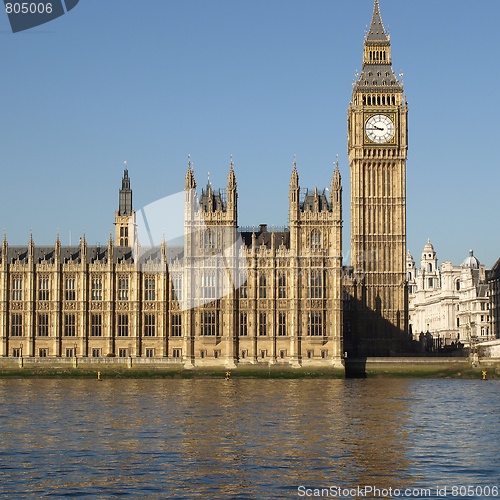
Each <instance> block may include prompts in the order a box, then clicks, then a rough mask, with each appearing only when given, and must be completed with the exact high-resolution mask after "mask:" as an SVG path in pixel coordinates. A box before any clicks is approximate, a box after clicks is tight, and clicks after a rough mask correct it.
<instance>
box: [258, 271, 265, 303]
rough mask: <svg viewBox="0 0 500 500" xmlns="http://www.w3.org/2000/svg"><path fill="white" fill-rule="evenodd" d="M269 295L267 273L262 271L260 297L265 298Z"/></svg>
mask: <svg viewBox="0 0 500 500" xmlns="http://www.w3.org/2000/svg"><path fill="white" fill-rule="evenodd" d="M266 297H267V278H266V275H265V273H260V275H259V299H265V298H266Z"/></svg>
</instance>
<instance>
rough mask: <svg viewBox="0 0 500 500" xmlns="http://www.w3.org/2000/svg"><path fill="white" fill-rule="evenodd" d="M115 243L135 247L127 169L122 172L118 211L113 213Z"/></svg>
mask: <svg viewBox="0 0 500 500" xmlns="http://www.w3.org/2000/svg"><path fill="white" fill-rule="evenodd" d="M126 165H127V163H126V162H125V166H126ZM115 242H116V245H118V246H120V247H134V245H135V211H134V209H133V208H132V189H131V187H130V178H129V176H128V169H127V168H125V169H124V171H123V178H122V187H121V189H120V191H119V202H118V210H117V211H116V212H115Z"/></svg>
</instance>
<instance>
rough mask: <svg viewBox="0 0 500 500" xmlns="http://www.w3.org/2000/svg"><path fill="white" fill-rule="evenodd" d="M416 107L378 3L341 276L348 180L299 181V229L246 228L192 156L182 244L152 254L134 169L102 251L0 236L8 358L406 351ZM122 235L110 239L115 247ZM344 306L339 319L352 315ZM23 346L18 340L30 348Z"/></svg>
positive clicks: (353, 137)
mask: <svg viewBox="0 0 500 500" xmlns="http://www.w3.org/2000/svg"><path fill="white" fill-rule="evenodd" d="M406 151H407V103H406V99H405V97H404V94H403V87H402V84H401V83H400V82H399V81H398V80H397V78H396V76H395V75H394V72H393V69H392V62H391V47H390V40H389V36H388V35H387V34H386V31H385V29H384V26H383V24H382V19H381V16H380V9H379V4H378V0H375V3H374V10H373V16H372V21H371V26H370V29H369V31H368V33H367V35H366V37H365V40H364V52H363V71H362V73H361V75H360V76H359V79H358V81H357V82H356V83H355V85H354V89H353V94H352V100H351V103H350V106H349V111H348V153H349V162H350V168H351V262H352V263H353V266H352V269H351V270H350V272H349V273H348V275H347V276H343V273H342V250H341V249H342V202H341V191H342V188H341V182H340V173H339V171H338V167H337V168H336V170H335V172H334V174H333V177H332V181H331V185H330V192H329V194H328V196H327V195H326V191H325V192H318V191H317V190H311V191H307V190H306V191H301V189H300V187H299V177H298V173H297V169H296V166H295V164H294V167H293V172H292V177H291V182H290V194H289V226H288V228H286V229H284V230H282V231H273V230H271V231H269V230H268V229H267V228H266V227H265V226H261V227H260V229H259V230H258V231H255V230H249V231H238V222H237V191H236V178H235V174H234V169H233V165H232V164H231V168H230V171H229V176H228V184H227V188H226V190H224V191H220V190H218V191H216V190H214V189H213V188H212V186H211V185H210V183H209V184H208V185H207V187H206V189H204V190H203V191H202V193H201V195H200V196H199V197H198V195H197V194H196V191H195V188H196V183H195V179H194V174H193V171H192V169H191V166H190V165H189V166H188V171H187V174H186V185H185V191H184V200H183V203H184V238H183V241H182V242H181V243H180V245H179V246H177V247H176V246H175V245H174V244H172V243H171V242H169V243H168V244H167V242H165V241H163V242H162V244H161V245H159V246H158V247H157V248H150V249H145V248H144V247H141V245H140V241H139V240H140V239H141V238H138V237H137V235H136V230H137V221H136V215H137V214H136V213H135V211H134V209H133V205H132V190H131V187H130V179H129V178H128V172H125V175H124V178H123V181H122V189H121V190H120V202H119V209H118V211H117V212H116V214H115V225H116V234H115V241H114V243H113V241H112V240H111V239H110V241H109V243H108V245H107V247H106V248H99V247H87V244H86V242H85V239H84V238H83V239H82V241H81V243H80V245H79V246H78V247H71V248H61V246H60V243H59V241H58V240H57V241H56V243H55V245H54V247H53V248H35V245H34V243H33V241H31V240H30V242H29V245H28V247H27V248H9V246H8V244H7V240H6V238H4V242H3V245H2V255H1V267H0V336H1V343H0V356H16V355H20V354H21V353H22V349H23V348H24V353H25V354H27V355H29V356H72V355H74V354H75V352H77V353H80V354H81V355H82V356H105V355H114V356H141V357H142V356H145V357H148V356H151V357H158V356H161V357H167V358H172V359H175V360H181V361H182V360H183V361H184V362H185V363H187V364H189V363H191V364H192V363H195V364H203V363H214V362H215V363H221V362H224V363H225V364H227V365H231V364H233V363H242V362H252V363H256V362H261V361H263V362H266V363H267V362H275V361H283V362H285V363H291V364H295V365H299V364H304V363H320V364H321V363H327V364H330V365H331V364H333V365H338V364H340V363H341V359H342V355H343V352H344V351H347V352H348V355H349V356H351V355H353V356H366V355H387V354H391V353H392V352H404V351H405V348H406V346H407V342H408V340H409V338H408V307H407V303H408V302H407V287H406V273H405V256H406ZM115 245H116V246H115ZM344 312H345V314H344ZM21 346H23V347H21Z"/></svg>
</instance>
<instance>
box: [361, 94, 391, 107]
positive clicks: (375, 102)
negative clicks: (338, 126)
mask: <svg viewBox="0 0 500 500" xmlns="http://www.w3.org/2000/svg"><path fill="white" fill-rule="evenodd" d="M363 105H364V106H395V105H396V96H394V95H385V94H376V95H364V96H363Z"/></svg>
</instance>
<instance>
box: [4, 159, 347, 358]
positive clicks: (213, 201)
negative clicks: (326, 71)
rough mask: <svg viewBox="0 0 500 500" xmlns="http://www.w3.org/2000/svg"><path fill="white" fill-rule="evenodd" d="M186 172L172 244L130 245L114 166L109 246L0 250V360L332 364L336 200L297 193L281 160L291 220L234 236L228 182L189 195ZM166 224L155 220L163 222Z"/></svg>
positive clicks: (231, 179) (336, 182)
mask: <svg viewBox="0 0 500 500" xmlns="http://www.w3.org/2000/svg"><path fill="white" fill-rule="evenodd" d="M195 188H196V182H195V179H194V173H193V170H192V168H191V165H190V164H189V166H188V170H187V173H186V185H185V191H184V207H183V209H184V222H185V234H184V239H183V244H182V246H180V247H175V246H170V245H169V244H168V243H167V242H165V240H163V241H162V243H161V245H159V246H158V247H152V248H147V249H143V248H142V247H141V246H140V242H139V241H138V239H137V230H136V227H137V221H136V213H135V211H134V210H133V208H132V190H131V188H130V179H129V176H128V172H127V171H126V170H125V172H124V177H123V180H122V188H121V190H120V198H119V199H120V201H119V209H118V211H117V212H116V214H115V227H116V234H115V241H116V243H118V246H115V244H114V243H113V241H112V239H111V238H110V240H109V242H108V244H107V246H105V247H104V248H100V247H91V246H88V245H87V243H86V241H85V238H82V239H81V241H80V244H79V245H78V246H76V247H62V246H61V245H60V242H59V239H57V240H56V243H55V245H54V246H53V247H50V248H49V247H36V246H35V244H34V242H33V240H32V239H31V238H30V241H29V244H28V246H27V247H24V248H19V247H9V246H8V243H7V240H6V238H4V241H3V244H2V254H1V265H0V308H1V310H0V332H1V339H2V341H1V344H0V355H1V356H35V357H60V356H62V357H73V356H75V355H76V356H79V357H101V356H118V357H129V356H132V357H163V358H165V357H166V358H170V359H171V360H172V361H174V362H176V361H177V362H183V363H184V364H189V365H203V364H224V365H226V366H233V365H235V364H237V363H259V362H264V363H274V362H282V363H287V364H293V365H297V366H299V365H303V364H325V365H330V366H332V365H333V366H340V365H341V357H342V293H341V290H342V250H341V249H342V220H341V218H342V200H341V193H342V187H341V179H340V173H339V170H338V167H337V168H336V169H335V171H334V173H333V177H332V181H331V184H330V193H329V196H328V197H327V195H326V194H325V193H326V192H325V191H323V192H321V193H320V192H318V190H317V189H316V190H313V191H307V190H306V191H301V189H300V187H299V176H298V173H297V169H296V165H295V164H294V167H293V172H292V177H291V182H290V197H289V198H290V200H289V208H290V220H289V222H290V224H289V227H288V228H286V229H284V230H281V231H269V230H267V228H266V227H265V226H260V227H259V230H257V231H241V232H240V231H238V221H237V189H236V176H235V173H234V168H233V164H232V162H231V166H230V171H229V175H228V183H227V187H226V189H225V190H215V189H214V188H213V187H212V186H211V184H210V183H209V184H208V185H207V187H206V189H204V190H202V193H201V196H198V195H197V193H196V189H195ZM166 221H167V222H168V216H167V219H166Z"/></svg>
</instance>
